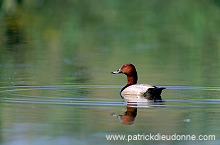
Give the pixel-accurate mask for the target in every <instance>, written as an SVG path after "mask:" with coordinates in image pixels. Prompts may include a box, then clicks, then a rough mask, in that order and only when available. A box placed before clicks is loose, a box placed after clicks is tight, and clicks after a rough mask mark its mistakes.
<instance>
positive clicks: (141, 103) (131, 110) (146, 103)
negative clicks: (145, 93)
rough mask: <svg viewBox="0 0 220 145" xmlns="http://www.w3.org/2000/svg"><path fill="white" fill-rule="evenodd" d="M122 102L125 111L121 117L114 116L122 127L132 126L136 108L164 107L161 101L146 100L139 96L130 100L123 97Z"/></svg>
mask: <svg viewBox="0 0 220 145" xmlns="http://www.w3.org/2000/svg"><path fill="white" fill-rule="evenodd" d="M121 97H122V98H123V100H124V101H125V102H126V104H127V107H126V111H125V112H124V114H123V115H115V114H113V116H116V117H118V118H119V120H120V121H121V122H122V124H124V125H132V124H134V121H135V118H136V116H137V108H138V107H142V108H143V107H145V108H146V107H161V106H163V105H164V101H162V100H158V101H157V100H148V99H146V98H143V97H141V96H136V97H133V98H132V99H128V98H127V97H123V96H121Z"/></svg>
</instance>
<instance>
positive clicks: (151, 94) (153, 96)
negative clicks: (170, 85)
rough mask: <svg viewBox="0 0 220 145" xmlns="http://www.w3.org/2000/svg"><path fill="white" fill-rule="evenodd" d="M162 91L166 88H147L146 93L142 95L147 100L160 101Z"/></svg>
mask: <svg viewBox="0 0 220 145" xmlns="http://www.w3.org/2000/svg"><path fill="white" fill-rule="evenodd" d="M163 89H166V88H158V87H154V88H149V89H148V90H147V92H145V93H144V97H145V98H146V99H148V100H162V98H161V96H160V95H161V92H162V90H163Z"/></svg>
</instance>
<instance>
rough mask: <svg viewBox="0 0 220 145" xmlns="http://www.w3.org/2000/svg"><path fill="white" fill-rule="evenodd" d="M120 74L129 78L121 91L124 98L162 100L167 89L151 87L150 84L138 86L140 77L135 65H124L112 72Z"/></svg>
mask: <svg viewBox="0 0 220 145" xmlns="http://www.w3.org/2000/svg"><path fill="white" fill-rule="evenodd" d="M119 73H123V74H125V75H126V76H127V84H126V85H125V86H124V87H123V88H122V89H121V91H120V95H121V96H122V97H124V96H133V97H134V96H137V97H140V96H141V97H142V98H143V97H144V98H146V99H148V100H162V98H161V92H162V90H163V89H165V88H160V87H156V86H151V85H149V84H137V80H138V75H137V71H136V68H135V66H134V65H133V64H124V65H122V67H121V68H120V69H118V70H117V71H113V72H112V74H119Z"/></svg>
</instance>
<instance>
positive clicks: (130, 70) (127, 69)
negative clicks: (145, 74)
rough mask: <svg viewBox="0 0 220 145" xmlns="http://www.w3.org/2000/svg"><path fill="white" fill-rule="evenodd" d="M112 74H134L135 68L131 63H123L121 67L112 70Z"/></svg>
mask: <svg viewBox="0 0 220 145" xmlns="http://www.w3.org/2000/svg"><path fill="white" fill-rule="evenodd" d="M112 73H113V74H119V73H123V74H126V75H134V74H137V72H136V68H135V66H134V65H133V64H124V65H122V67H121V68H119V69H118V70H116V71H113V72H112Z"/></svg>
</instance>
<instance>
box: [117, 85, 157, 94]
mask: <svg viewBox="0 0 220 145" xmlns="http://www.w3.org/2000/svg"><path fill="white" fill-rule="evenodd" d="M149 88H155V87H154V86H151V85H149V84H134V85H129V86H127V87H125V88H123V89H122V91H121V95H122V96H123V95H128V94H129V95H144V93H146V91H147V90H148V89H149Z"/></svg>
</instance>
